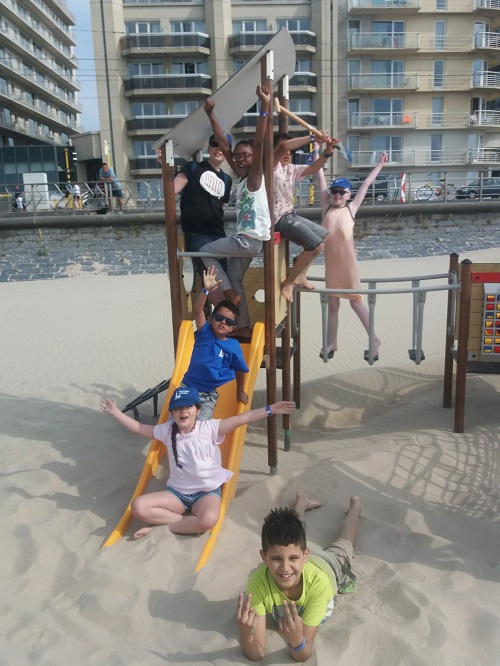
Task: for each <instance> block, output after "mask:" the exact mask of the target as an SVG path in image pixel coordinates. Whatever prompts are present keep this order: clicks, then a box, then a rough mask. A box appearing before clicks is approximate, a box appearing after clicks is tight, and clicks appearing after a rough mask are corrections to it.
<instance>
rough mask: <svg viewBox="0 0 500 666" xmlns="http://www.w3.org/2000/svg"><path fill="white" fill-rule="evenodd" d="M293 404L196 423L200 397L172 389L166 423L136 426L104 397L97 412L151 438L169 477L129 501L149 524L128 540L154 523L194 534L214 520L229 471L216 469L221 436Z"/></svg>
mask: <svg viewBox="0 0 500 666" xmlns="http://www.w3.org/2000/svg"><path fill="white" fill-rule="evenodd" d="M294 408H295V403H294V402H287V401H283V402H276V403H274V404H273V405H268V406H267V407H260V408H259V409H252V410H250V411H248V412H243V414H238V415H237V416H231V417H229V418H227V419H209V420H208V421H198V420H197V416H198V413H199V411H200V398H199V395H198V392H197V391H196V389H194V388H192V387H189V386H186V387H179V388H177V389H176V390H175V391H174V393H173V395H172V398H171V400H170V404H169V409H170V411H171V412H172V419H171V420H170V421H167V422H166V423H161V424H159V425H156V426H153V425H146V424H143V423H139V422H138V421H136V420H134V419H133V418H131V417H130V416H127V415H126V414H123V412H121V411H120V410H119V409H118V407H117V405H116V402H115V401H114V400H109V399H104V400H103V401H102V402H101V411H102V412H106V413H107V414H110V415H111V416H113V417H114V418H115V419H116V420H117V421H118V422H119V423H121V424H122V426H124V427H125V428H126V429H127V430H129V431H130V432H131V433H133V434H134V435H140V436H142V437H147V438H148V439H152V438H154V439H157V440H159V441H161V442H163V444H165V446H166V447H167V451H168V456H169V462H170V475H169V478H168V481H167V487H166V489H165V490H160V491H158V492H154V493H148V494H146V495H140V496H139V497H137V498H136V499H135V500H134V501H133V502H132V515H133V516H135V518H138V519H139V520H142V521H144V522H145V523H149V526H147V527H143V528H141V529H139V530H137V532H135V534H134V537H135V538H136V539H139V538H140V537H143V536H145V535H146V534H148V533H149V532H150V531H151V530H152V529H153V526H154V525H168V526H169V529H170V531H171V532H173V533H174V534H200V533H201V532H205V531H207V530H210V529H211V528H212V527H214V525H215V524H216V523H217V521H218V520H219V513H220V498H221V487H222V484H223V483H226V481H229V479H230V478H231V477H232V476H233V472H231V471H229V470H227V469H224V467H222V465H221V454H220V449H219V446H220V444H222V442H223V440H224V436H225V435H226V434H227V433H229V432H232V431H233V430H235V429H236V428H238V427H239V426H242V425H245V424H247V423H253V422H254V421H258V420H259V419H263V418H265V417H266V416H272V415H273V414H290V412H292V410H293V409H294Z"/></svg>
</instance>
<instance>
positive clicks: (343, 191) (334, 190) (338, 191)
mask: <svg viewBox="0 0 500 666" xmlns="http://www.w3.org/2000/svg"><path fill="white" fill-rule="evenodd" d="M330 192H331V194H340V195H342V196H343V195H344V194H345V193H346V192H347V190H340V189H339V188H338V187H332V189H331V190H330Z"/></svg>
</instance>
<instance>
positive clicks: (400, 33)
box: [372, 21, 405, 47]
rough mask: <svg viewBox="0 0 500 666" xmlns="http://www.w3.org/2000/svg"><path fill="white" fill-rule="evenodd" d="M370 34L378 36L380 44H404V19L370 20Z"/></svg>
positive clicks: (399, 45)
mask: <svg viewBox="0 0 500 666" xmlns="http://www.w3.org/2000/svg"><path fill="white" fill-rule="evenodd" d="M372 34H373V35H378V36H379V41H380V46H396V47H401V46H404V38H405V23H404V21H372Z"/></svg>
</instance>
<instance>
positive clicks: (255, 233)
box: [236, 176, 271, 241]
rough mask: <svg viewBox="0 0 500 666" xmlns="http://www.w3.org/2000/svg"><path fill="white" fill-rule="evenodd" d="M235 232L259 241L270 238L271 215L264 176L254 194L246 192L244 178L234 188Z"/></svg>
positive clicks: (245, 180)
mask: <svg viewBox="0 0 500 666" xmlns="http://www.w3.org/2000/svg"><path fill="white" fill-rule="evenodd" d="M236 232H237V233H239V234H245V236H250V238H256V239H257V240H261V241H267V240H269V239H270V238H271V215H270V214H269V206H268V203H267V192H266V183H265V180H264V176H262V183H261V186H260V188H259V189H258V190H257V191H256V192H249V191H248V188H247V179H246V178H243V180H241V181H240V182H239V183H238V185H237V186H236Z"/></svg>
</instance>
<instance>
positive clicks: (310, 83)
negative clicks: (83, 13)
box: [123, 72, 316, 97]
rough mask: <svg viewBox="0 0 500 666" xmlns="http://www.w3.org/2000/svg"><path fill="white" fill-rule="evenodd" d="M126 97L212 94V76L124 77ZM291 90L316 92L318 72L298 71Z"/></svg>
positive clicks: (292, 79) (154, 75) (165, 75)
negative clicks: (150, 94) (151, 94)
mask: <svg viewBox="0 0 500 666" xmlns="http://www.w3.org/2000/svg"><path fill="white" fill-rule="evenodd" d="M123 85H124V89H125V97H130V96H132V95H134V94H138V95H145V94H148V93H153V94H155V95H158V94H161V93H162V94H167V93H168V94H171V95H174V94H183V95H184V94H186V93H191V94H193V93H197V94H204V95H211V94H212V92H213V88H212V77H211V76H209V75H208V74H147V75H138V76H131V77H130V78H127V79H124V82H123ZM290 91H291V92H303V91H307V92H316V74H313V73H312V72H296V73H295V74H294V75H293V77H292V78H291V79H290Z"/></svg>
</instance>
